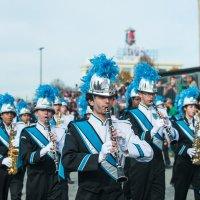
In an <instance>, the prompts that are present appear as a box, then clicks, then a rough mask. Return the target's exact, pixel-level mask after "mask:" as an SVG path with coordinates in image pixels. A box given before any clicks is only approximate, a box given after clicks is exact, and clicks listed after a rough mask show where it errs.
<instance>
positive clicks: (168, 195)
mask: <svg viewBox="0 0 200 200" xmlns="http://www.w3.org/2000/svg"><path fill="white" fill-rule="evenodd" d="M171 172H172V170H171V169H167V170H166V198H165V199H166V200H173V195H174V189H173V187H172V186H171V185H170V184H169V182H170V179H171ZM71 178H72V180H73V181H75V184H72V185H69V200H74V199H75V195H76V191H77V173H71ZM24 193H25V188H24V190H23V198H22V200H25V195H24ZM193 199H194V195H193V191H192V190H189V193H188V197H187V200H193ZM9 200H10V197H9Z"/></svg>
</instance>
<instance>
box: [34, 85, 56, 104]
mask: <svg viewBox="0 0 200 200" xmlns="http://www.w3.org/2000/svg"><path fill="white" fill-rule="evenodd" d="M39 98H47V99H48V100H49V101H51V102H53V101H54V100H55V95H54V89H53V87H52V86H51V85H48V84H42V85H40V86H39V87H38V88H37V89H36V93H35V101H36V102H37V100H38V99H39Z"/></svg>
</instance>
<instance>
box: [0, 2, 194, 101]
mask: <svg viewBox="0 0 200 200" xmlns="http://www.w3.org/2000/svg"><path fill="white" fill-rule="evenodd" d="M197 16H198V13H197V0H151V1H149V0H123V1H122V0H84V1H83V0H71V1H69V0H58V1H52V0H32V1H30V0H6V1H0V30H1V31H0V69H1V73H0V83H1V84H0V93H3V92H9V93H11V94H13V95H14V96H16V95H18V96H21V97H23V98H25V97H26V96H27V97H28V98H31V97H32V96H33V93H34V91H35V88H36V87H37V86H38V83H39V50H38V48H39V47H41V46H43V47H45V49H44V51H43V58H44V59H43V67H44V75H43V81H44V82H50V81H52V80H53V79H55V78H60V79H61V80H63V81H64V82H65V83H66V85H69V86H74V85H75V83H80V66H81V65H82V64H83V63H85V61H86V59H87V58H89V57H91V56H93V55H94V54H98V53H101V52H104V53H106V54H108V55H109V56H113V55H115V54H116V51H117V49H118V48H119V47H123V46H124V37H125V36H124V30H125V29H127V28H128V27H132V28H134V29H135V30H136V40H137V45H138V46H142V47H144V48H150V49H157V50H158V61H161V62H180V63H183V64H184V66H186V67H189V66H197V64H198V26H197V25H198V21H197Z"/></svg>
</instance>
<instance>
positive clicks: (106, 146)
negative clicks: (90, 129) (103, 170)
mask: <svg viewBox="0 0 200 200" xmlns="http://www.w3.org/2000/svg"><path fill="white" fill-rule="evenodd" d="M111 148H112V142H111V141H107V142H105V143H104V144H103V145H102V147H101V151H100V153H99V163H101V162H102V161H104V160H105V159H106V156H107V154H108V153H110V151H111Z"/></svg>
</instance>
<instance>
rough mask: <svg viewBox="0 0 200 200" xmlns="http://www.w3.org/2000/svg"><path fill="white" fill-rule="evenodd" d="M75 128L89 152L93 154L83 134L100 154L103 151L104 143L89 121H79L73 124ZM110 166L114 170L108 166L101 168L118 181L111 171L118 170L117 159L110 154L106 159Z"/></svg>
mask: <svg viewBox="0 0 200 200" xmlns="http://www.w3.org/2000/svg"><path fill="white" fill-rule="evenodd" d="M73 124H74V127H75V128H76V129H77V132H78V133H79V135H80V137H81V138H82V140H83V142H84V143H85V145H86V147H87V149H88V151H89V152H90V153H92V150H91V149H90V147H89V145H88V144H87V142H86V141H85V139H84V138H83V137H82V135H81V134H83V135H84V136H85V137H86V138H87V140H88V141H89V142H90V143H91V145H92V147H93V148H94V149H96V151H97V152H98V153H99V152H100V151H101V147H102V144H103V143H102V141H101V139H100V137H99V136H98V134H97V133H96V131H95V130H94V128H93V127H92V126H91V124H90V123H89V122H88V121H79V122H73ZM105 162H107V163H108V164H109V165H110V166H112V169H111V168H109V167H106V165H104V166H103V165H101V167H102V168H103V169H104V171H106V173H107V174H108V175H109V176H110V177H112V178H113V179H116V177H114V176H113V174H112V173H111V170H113V167H114V168H115V170H116V159H115V158H114V157H113V156H112V155H111V154H109V155H108V156H107V158H106V161H105Z"/></svg>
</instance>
